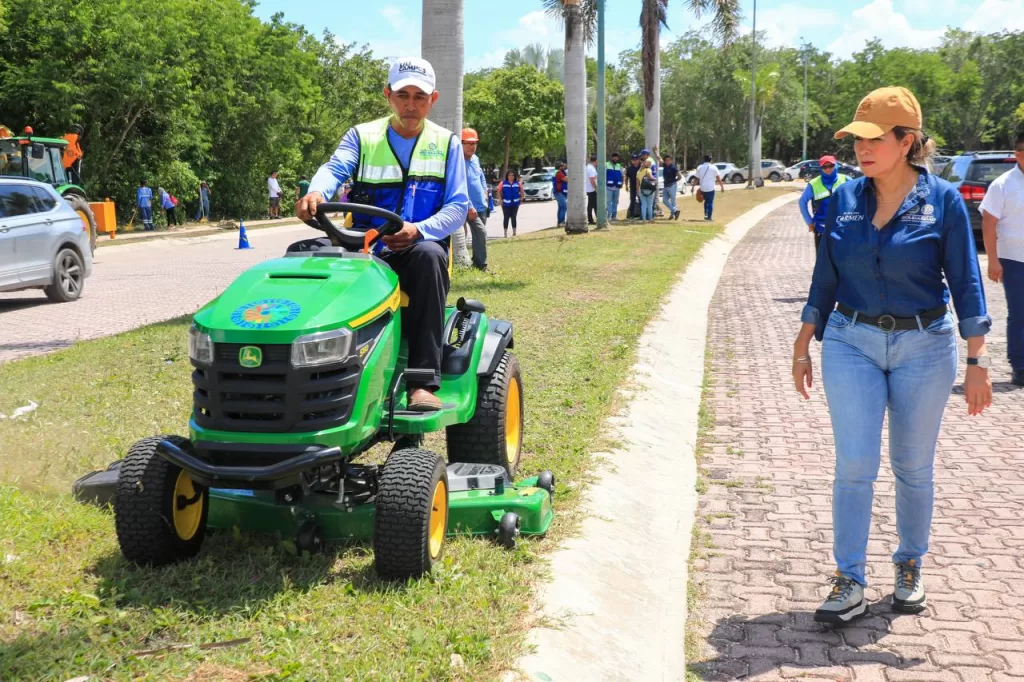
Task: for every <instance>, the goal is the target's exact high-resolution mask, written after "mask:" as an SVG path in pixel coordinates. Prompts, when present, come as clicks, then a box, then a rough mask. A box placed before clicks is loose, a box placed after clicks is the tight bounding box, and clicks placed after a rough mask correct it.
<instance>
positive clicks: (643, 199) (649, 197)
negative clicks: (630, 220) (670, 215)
mask: <svg viewBox="0 0 1024 682" xmlns="http://www.w3.org/2000/svg"><path fill="white" fill-rule="evenodd" d="M656 194H657V192H651V193H650V194H644V193H643V192H640V220H654V199H655V196H656Z"/></svg>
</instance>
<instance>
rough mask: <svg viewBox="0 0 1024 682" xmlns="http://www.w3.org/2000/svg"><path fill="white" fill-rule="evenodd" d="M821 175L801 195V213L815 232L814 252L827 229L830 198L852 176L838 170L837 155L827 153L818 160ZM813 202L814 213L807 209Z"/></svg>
mask: <svg viewBox="0 0 1024 682" xmlns="http://www.w3.org/2000/svg"><path fill="white" fill-rule="evenodd" d="M818 165H819V166H820V167H821V175H819V176H818V177H816V178H814V179H813V180H811V181H810V182H809V183H807V186H806V187H804V193H803V194H801V195H800V215H802V216H803V217H804V222H805V223H807V230H808V231H809V232H813V233H814V252H815V253H817V252H818V247H819V246H820V245H821V235H822V233H823V232H824V231H825V216H826V215H827V214H828V200H829V199H830V198H831V197H832V193H833V192H835V190H836V189H837V188H838V187H841V186H842V185H843V183H845V182H846V181H847V180H849V179H850V178H849V177H847V176H845V175H843V174H842V173H840V172H839V171H837V170H836V157H834V156H831V155H828V154H826V155H825V156H823V157H821V158H820V159H819V160H818ZM807 204H811V208H812V209H813V210H814V213H813V214H811V213H810V212H808V210H807Z"/></svg>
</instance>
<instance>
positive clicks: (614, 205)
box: [608, 187, 619, 223]
mask: <svg viewBox="0 0 1024 682" xmlns="http://www.w3.org/2000/svg"><path fill="white" fill-rule="evenodd" d="M618 218H619V190H617V189H611V188H610V187H609V188H608V220H610V221H611V222H613V223H614V222H615V221H616V220H618Z"/></svg>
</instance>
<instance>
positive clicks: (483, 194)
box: [466, 154, 487, 213]
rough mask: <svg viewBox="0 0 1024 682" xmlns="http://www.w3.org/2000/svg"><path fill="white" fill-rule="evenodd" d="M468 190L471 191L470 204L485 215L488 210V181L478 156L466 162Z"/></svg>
mask: <svg viewBox="0 0 1024 682" xmlns="http://www.w3.org/2000/svg"><path fill="white" fill-rule="evenodd" d="M466 188H467V189H468V191H469V203H470V204H472V206H473V208H475V209H476V210H477V211H479V212H481V213H483V212H484V211H486V210H487V179H486V178H485V177H484V169H483V168H481V167H480V159H478V158H477V157H476V154H474V155H473V156H471V157H469V160H468V161H466Z"/></svg>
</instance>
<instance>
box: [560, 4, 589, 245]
mask: <svg viewBox="0 0 1024 682" xmlns="http://www.w3.org/2000/svg"><path fill="white" fill-rule="evenodd" d="M563 18H564V21H565V151H566V163H567V164H568V165H569V196H568V205H567V209H568V210H567V212H566V217H565V231H566V233H567V234H577V233H583V232H586V231H587V190H586V178H587V169H586V165H587V67H586V51H585V45H584V27H583V25H582V24H583V16H582V13H581V11H580V7H579V5H578V4H577V3H574V2H573V1H572V0H566V2H565V14H564V17H563Z"/></svg>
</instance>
